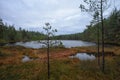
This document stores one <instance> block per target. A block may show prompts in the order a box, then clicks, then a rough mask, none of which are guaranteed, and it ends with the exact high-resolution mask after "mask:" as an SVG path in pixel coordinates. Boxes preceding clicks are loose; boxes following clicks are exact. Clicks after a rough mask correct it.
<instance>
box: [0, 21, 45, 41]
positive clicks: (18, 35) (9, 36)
mask: <svg viewBox="0 0 120 80" xmlns="http://www.w3.org/2000/svg"><path fill="white" fill-rule="evenodd" d="M43 37H44V34H42V33H40V32H34V31H27V30H25V29H22V28H21V27H20V28H19V30H16V29H15V27H14V25H7V24H4V23H3V21H2V19H0V43H8V42H17V41H30V40H39V39H42V38H43Z"/></svg>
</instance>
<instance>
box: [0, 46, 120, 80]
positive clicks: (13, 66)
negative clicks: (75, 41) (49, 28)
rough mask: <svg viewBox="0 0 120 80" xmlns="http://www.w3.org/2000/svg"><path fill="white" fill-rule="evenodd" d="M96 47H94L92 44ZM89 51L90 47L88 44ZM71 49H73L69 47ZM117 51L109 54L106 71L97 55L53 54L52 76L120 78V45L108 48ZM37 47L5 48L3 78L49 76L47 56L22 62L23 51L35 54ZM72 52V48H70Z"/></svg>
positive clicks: (64, 79)
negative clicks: (71, 55) (80, 58)
mask: <svg viewBox="0 0 120 80" xmlns="http://www.w3.org/2000/svg"><path fill="white" fill-rule="evenodd" d="M90 48H91V49H92V47H90ZM87 49H88V51H89V50H90V49H89V48H87ZM87 49H85V48H74V49H72V50H73V52H75V51H77V50H80V51H81V50H83V51H85V50H87ZM45 50H46V49H40V50H39V51H38V52H37V54H44V53H45ZM64 50H66V49H60V48H58V49H51V54H54V53H53V52H55V53H56V54H57V53H58V52H61V51H64ZM67 50H68V51H69V50H70V49H67ZM110 50H111V51H114V53H116V52H117V54H118V55H116V56H113V57H105V61H106V62H105V72H104V73H103V72H101V68H100V67H99V66H98V64H97V59H95V60H93V61H90V60H87V61H80V60H79V59H77V58H73V59H69V58H68V57H64V58H53V59H51V60H50V80H120V77H119V75H120V68H119V67H120V56H119V54H120V53H119V48H115V50H113V48H112V49H108V51H110ZM32 51H33V52H34V51H36V50H35V49H26V48H23V47H17V48H16V49H15V47H14V48H11V47H9V48H8V47H4V48H1V51H0V54H2V56H3V55H4V56H6V54H11V55H14V56H8V55H7V58H4V57H3V58H2V59H0V60H2V61H1V62H3V63H4V64H1V65H0V80H48V78H47V60H43V61H41V59H40V60H33V61H30V62H25V63H22V62H21V58H22V56H23V55H25V54H26V55H29V56H32V57H35V56H37V54H36V55H35V54H32ZM70 52H71V51H70Z"/></svg>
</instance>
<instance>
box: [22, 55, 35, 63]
mask: <svg viewBox="0 0 120 80" xmlns="http://www.w3.org/2000/svg"><path fill="white" fill-rule="evenodd" d="M32 60H33V59H30V57H28V56H24V57H23V58H22V62H28V61H32Z"/></svg>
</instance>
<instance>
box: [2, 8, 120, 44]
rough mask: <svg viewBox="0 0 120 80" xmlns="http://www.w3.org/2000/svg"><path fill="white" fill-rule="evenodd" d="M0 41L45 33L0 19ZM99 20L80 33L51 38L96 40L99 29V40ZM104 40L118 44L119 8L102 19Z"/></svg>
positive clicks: (25, 38) (40, 35) (33, 38)
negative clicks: (6, 22)
mask: <svg viewBox="0 0 120 80" xmlns="http://www.w3.org/2000/svg"><path fill="white" fill-rule="evenodd" d="M0 24H2V25H1V26H0V27H1V28H0V43H6V42H17V41H30V40H41V39H44V37H45V35H44V34H43V33H40V32H34V31H27V30H25V29H22V28H19V30H16V29H15V27H14V25H7V24H4V23H3V21H2V19H1V20H0ZM100 25H101V22H99V23H94V22H92V21H91V22H90V25H87V26H86V29H85V30H84V31H83V32H82V33H75V34H69V35H58V36H55V37H54V38H52V39H57V40H84V41H91V42H97V37H98V36H97V32H98V29H99V34H100V36H99V39H100V41H101V31H102V30H101V26H100ZM104 26H105V27H104V28H105V31H104V32H105V34H104V37H105V39H104V41H105V43H111V44H120V10H117V9H114V10H113V11H112V12H111V14H110V15H109V16H108V17H107V18H105V19H104Z"/></svg>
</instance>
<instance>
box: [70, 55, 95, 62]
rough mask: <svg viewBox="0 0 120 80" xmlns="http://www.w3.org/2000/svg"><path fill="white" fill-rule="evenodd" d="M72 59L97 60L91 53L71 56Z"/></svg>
mask: <svg viewBox="0 0 120 80" xmlns="http://www.w3.org/2000/svg"><path fill="white" fill-rule="evenodd" d="M69 57H70V58H78V59H80V60H95V59H96V56H95V55H93V54H89V53H77V54H75V55H72V56H69Z"/></svg>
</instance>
